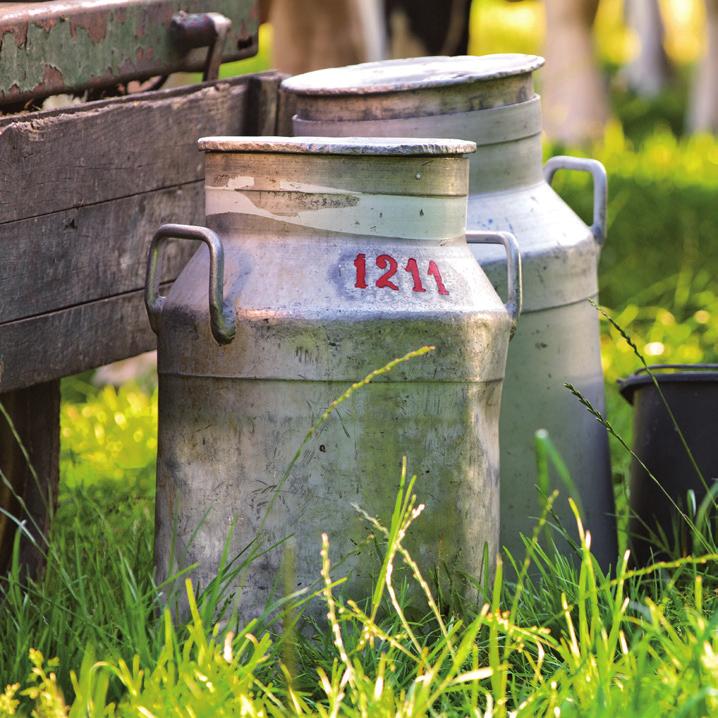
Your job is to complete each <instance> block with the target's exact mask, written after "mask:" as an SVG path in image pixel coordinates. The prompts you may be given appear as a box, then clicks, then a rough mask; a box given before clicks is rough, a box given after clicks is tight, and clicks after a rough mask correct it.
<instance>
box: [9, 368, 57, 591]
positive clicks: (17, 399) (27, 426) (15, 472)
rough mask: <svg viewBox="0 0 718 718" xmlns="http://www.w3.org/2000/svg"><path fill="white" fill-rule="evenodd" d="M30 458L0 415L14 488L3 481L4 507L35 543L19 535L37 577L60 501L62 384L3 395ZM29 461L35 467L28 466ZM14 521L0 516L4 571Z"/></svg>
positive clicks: (24, 560) (25, 561)
mask: <svg viewBox="0 0 718 718" xmlns="http://www.w3.org/2000/svg"><path fill="white" fill-rule="evenodd" d="M0 402H2V404H3V407H4V408H5V410H6V411H7V412H8V414H9V415H10V417H11V419H12V422H13V425H14V429H15V431H16V432H17V434H18V436H19V438H20V440H21V441H22V444H23V446H24V448H25V450H26V451H27V454H28V456H27V457H26V456H25V455H24V453H23V451H22V449H21V448H20V446H19V444H18V443H17V441H16V439H15V436H14V435H13V431H12V430H11V428H10V426H9V424H8V422H7V421H6V420H5V417H4V416H0V469H2V473H3V475H4V477H5V478H6V479H7V481H8V482H9V483H10V485H11V486H8V485H7V484H6V483H5V482H4V481H3V482H2V483H0V507H2V508H3V509H4V510H5V511H7V512H9V513H10V514H11V515H12V516H14V517H16V518H17V519H19V520H20V521H24V522H25V526H26V528H27V531H29V532H30V534H32V536H33V537H34V539H35V541H36V543H37V546H35V545H33V543H32V542H31V541H30V540H28V539H27V538H23V539H21V543H20V562H21V566H22V568H23V569H24V570H26V571H27V572H28V573H29V574H30V575H31V576H35V577H37V576H38V574H39V573H40V571H41V569H42V567H43V566H44V558H43V554H44V549H45V542H44V540H43V537H46V536H48V533H49V529H50V520H51V518H52V514H53V513H54V509H55V506H56V500H57V487H58V481H59V456H60V382H59V381H50V382H47V383H44V384H40V385H39V386H32V387H29V388H27V389H20V390H18V391H13V392H10V393H6V394H0ZM27 459H29V464H30V465H31V466H32V468H33V469H34V473H33V471H32V470H31V469H30V466H29V465H28V461H27ZM16 526H17V525H16V524H15V523H14V522H13V521H11V520H10V519H9V518H8V517H7V516H6V515H4V514H0V575H2V574H3V573H5V572H6V570H7V568H8V566H9V563H10V560H11V558H12V547H13V541H14V536H15V532H16V530H17V529H16Z"/></svg>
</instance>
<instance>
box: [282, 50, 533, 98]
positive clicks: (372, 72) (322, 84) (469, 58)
mask: <svg viewBox="0 0 718 718" xmlns="http://www.w3.org/2000/svg"><path fill="white" fill-rule="evenodd" d="M543 64H544V59H543V58H542V57H539V56H538V55H522V54H517V53H507V54H496V55H460V56H457V57H447V56H445V55H441V56H437V57H413V58H408V59H401V60H385V61H380V62H365V63H362V64H360V65H348V66H347V67H332V68H328V69H325V70H315V71H314V72H307V73H304V74H302V75H295V76H294V77H289V78H287V79H286V80H284V82H283V83H282V87H283V89H285V90H287V91H288V92H293V93H296V94H298V95H360V94H362V95H363V94H378V93H386V92H403V91H412V90H421V89H426V88H436V87H447V86H451V85H465V84H468V83H473V82H487V81H489V80H499V79H502V78H505V77H515V76H516V75H524V74H528V73H531V72H533V71H534V70H538V69H539V68H540V67H541V66H542V65H543Z"/></svg>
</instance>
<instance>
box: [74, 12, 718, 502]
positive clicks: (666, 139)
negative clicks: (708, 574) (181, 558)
mask: <svg viewBox="0 0 718 718" xmlns="http://www.w3.org/2000/svg"><path fill="white" fill-rule="evenodd" d="M660 5H661V10H662V13H663V21H664V24H665V41H664V44H665V48H666V51H667V53H668V55H669V57H670V59H671V61H672V63H673V65H674V68H673V74H672V77H671V81H670V83H669V85H668V86H667V87H666V88H665V89H664V90H663V91H662V92H661V93H660V94H658V95H657V96H655V97H651V98H642V97H638V96H636V95H634V94H632V93H631V91H630V90H629V89H628V88H627V87H626V83H625V81H624V79H623V77H622V73H621V68H622V67H623V66H624V65H625V63H626V62H628V61H630V59H631V58H632V57H633V56H634V55H635V53H636V52H637V42H638V40H637V38H636V37H635V35H634V34H632V32H631V31H630V30H629V29H628V28H627V26H626V24H625V18H624V11H623V2H622V0H601V3H600V6H599V11H598V15H597V18H596V24H595V37H596V45H597V52H598V56H599V60H600V63H601V67H602V69H603V70H604V73H605V76H606V78H607V82H608V87H609V91H610V100H611V107H612V112H613V118H612V119H611V120H610V121H609V123H608V125H607V128H606V131H605V134H604V136H603V138H602V139H601V140H600V141H598V142H596V143H593V144H592V145H591V146H589V147H583V148H581V149H580V150H576V148H572V147H561V146H551V145H550V144H549V143H548V142H547V143H546V154H547V156H550V155H551V154H555V153H557V152H568V153H574V154H577V153H580V154H585V155H588V156H594V157H596V158H598V159H600V160H601V161H602V162H603V163H604V164H605V165H606V168H607V170H608V174H609V233H608V241H607V244H606V246H605V249H604V254H603V257H602V261H601V276H600V285H601V303H602V304H603V305H604V306H605V307H607V309H608V311H610V313H611V314H612V316H613V317H614V318H615V319H616V321H617V322H618V323H619V324H620V325H621V326H622V327H623V328H624V329H625V330H626V331H627V332H628V333H629V334H630V335H631V336H632V337H633V338H634V340H635V342H636V344H637V346H638V348H639V349H640V350H641V351H642V352H643V353H644V355H645V356H646V359H647V361H649V363H650V362H653V363H666V362H671V363H672V362H691V363H692V362H714V361H718V350H717V348H716V347H717V346H718V343H717V340H718V287H717V286H716V283H715V275H716V269H717V268H718V244H717V242H716V237H718V211H716V207H717V206H718V202H717V199H718V142H717V141H716V138H715V137H714V136H712V135H706V134H704V135H691V136H689V135H687V134H685V133H684V118H685V116H686V105H687V97H688V95H689V92H690V83H691V81H692V77H693V75H694V65H695V63H696V62H697V61H698V59H699V58H700V57H701V54H702V52H703V49H704V43H705V37H704V36H705V10H704V4H703V1H702V0H662V2H661V3H660ZM544 12H545V7H544V4H543V3H542V2H539V1H538V0H526V1H524V2H506V1H505V0H474V2H473V6H472V15H471V35H470V51H471V52H472V53H475V54H484V53H493V52H526V53H540V52H541V48H542V43H543V39H544ZM271 65H272V29H271V26H269V25H263V26H262V27H261V29H260V53H259V55H257V56H256V57H254V58H251V59H249V60H244V61H241V62H238V63H231V64H228V65H225V66H224V67H223V69H222V73H223V75H225V76H227V75H234V74H239V73H246V72H257V71H261V70H264V69H268V68H270V67H271ZM540 85H541V76H540V73H539V76H538V87H539V91H540ZM555 187H556V190H557V191H558V192H559V193H560V194H561V195H562V196H563V197H564V198H565V199H566V201H567V202H568V203H569V204H570V205H571V206H572V207H574V208H575V209H576V211H577V212H579V214H581V215H582V216H583V217H584V219H587V220H588V219H589V217H590V215H591V205H592V194H591V189H590V186H589V180H588V179H587V178H586V177H584V176H583V175H582V174H581V173H559V175H557V178H556V183H555ZM603 359H604V368H605V371H606V383H607V399H608V407H607V412H608V414H609V419H610V420H611V422H612V423H613V424H614V425H615V426H616V427H617V428H618V430H619V431H620V432H621V433H622V434H623V435H624V436H626V438H627V439H629V440H630V409H629V407H628V406H627V405H626V404H625V403H624V402H623V400H622V399H621V398H620V397H619V395H618V392H617V390H616V387H615V381H616V379H617V378H619V377H621V376H626V375H628V374H630V373H631V372H632V371H634V370H635V369H636V368H637V367H638V366H639V362H638V359H637V358H636V356H635V354H634V353H633V350H632V349H631V348H630V347H629V346H628V345H627V344H626V342H625V341H624V340H623V339H622V338H621V337H620V336H619V335H618V333H617V332H616V331H615V330H613V329H611V328H610V326H609V324H608V322H606V321H605V320H604V321H603ZM91 380H92V377H91V376H90V375H84V376H82V377H73V378H70V379H67V380H65V382H64V389H63V391H64V398H65V401H64V404H63V410H62V427H63V428H62V440H63V447H62V477H63V486H64V487H65V490H67V489H69V488H73V487H74V488H78V487H85V488H87V487H97V490H98V491H99V492H100V493H102V490H103V489H102V487H103V486H107V485H108V482H111V483H112V484H113V485H118V484H120V485H121V486H122V490H123V491H127V492H128V493H130V494H132V493H133V492H134V494H135V495H143V496H150V495H151V493H152V491H153V481H154V460H155V451H156V418H157V414H156V412H157V408H156V398H157V397H156V388H155V386H154V378H153V377H150V378H149V379H146V380H144V381H143V382H139V383H138V382H133V383H129V384H126V385H124V386H122V387H121V388H119V389H118V390H116V389H115V388H113V387H104V388H97V387H94V386H93V385H92V383H91ZM614 464H615V469H616V473H617V474H618V475H619V476H621V475H622V474H623V473H624V472H625V469H626V467H627V460H626V457H625V455H624V453H623V452H622V450H619V449H617V447H615V446H614Z"/></svg>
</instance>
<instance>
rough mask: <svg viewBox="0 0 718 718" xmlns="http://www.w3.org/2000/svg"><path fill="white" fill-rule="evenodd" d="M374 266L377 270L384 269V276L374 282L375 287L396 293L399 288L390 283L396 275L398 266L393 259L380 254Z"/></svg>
mask: <svg viewBox="0 0 718 718" xmlns="http://www.w3.org/2000/svg"><path fill="white" fill-rule="evenodd" d="M376 266H377V267H379V269H386V272H384V274H382V275H381V277H379V279H377V280H376V286H377V287H379V289H383V288H384V287H388V288H389V289H393V290H394V291H398V290H399V287H397V286H396V284H394V282H392V281H391V278H392V277H393V276H394V275H395V274H396V270H397V268H398V266H399V265H398V264H397V261H396V259H394V257H390V256H389V255H388V254H380V255H379V256H378V257H377V258H376ZM387 267H388V269H387Z"/></svg>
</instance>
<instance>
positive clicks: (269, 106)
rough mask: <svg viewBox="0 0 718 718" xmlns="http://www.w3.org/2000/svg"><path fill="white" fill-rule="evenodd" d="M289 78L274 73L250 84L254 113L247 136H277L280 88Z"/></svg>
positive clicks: (249, 121)
mask: <svg viewBox="0 0 718 718" xmlns="http://www.w3.org/2000/svg"><path fill="white" fill-rule="evenodd" d="M285 77H287V75H285V74H284V73H280V72H273V73H267V74H265V75H257V76H256V77H254V78H252V80H251V82H250V84H249V96H250V104H251V106H252V107H253V108H254V110H255V111H254V113H252V115H251V116H248V122H247V126H246V128H245V132H244V134H246V135H276V134H277V122H278V119H279V117H278V112H279V86H280V85H281V84H282V80H283V79H284V78H285Z"/></svg>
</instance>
